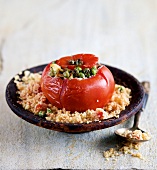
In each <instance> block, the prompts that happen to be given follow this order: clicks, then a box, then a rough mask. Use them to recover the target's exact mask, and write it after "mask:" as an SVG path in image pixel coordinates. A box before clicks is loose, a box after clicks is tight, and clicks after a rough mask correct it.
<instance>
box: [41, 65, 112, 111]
mask: <svg viewBox="0 0 157 170" xmlns="http://www.w3.org/2000/svg"><path fill="white" fill-rule="evenodd" d="M49 69H50V64H49V65H48V66H47V67H46V68H45V70H44V72H43V74H42V79H41V89H42V91H43V93H44V95H45V96H46V98H47V99H48V100H49V102H50V103H51V104H52V105H54V106H56V107H58V108H59V109H62V108H65V109H66V110H68V111H71V112H74V111H78V112H84V111H86V110H88V109H93V110H95V109H96V108H102V107H104V106H105V104H106V103H107V102H108V101H109V100H110V98H111V96H112V94H113V92H114V87H115V83H114V78H113V76H112V74H111V72H110V71H109V69H108V68H107V67H105V66H103V65H102V66H101V67H100V68H99V69H98V72H97V74H96V75H95V76H92V77H90V78H87V79H78V78H74V79H71V80H69V79H61V78H55V77H50V76H49Z"/></svg>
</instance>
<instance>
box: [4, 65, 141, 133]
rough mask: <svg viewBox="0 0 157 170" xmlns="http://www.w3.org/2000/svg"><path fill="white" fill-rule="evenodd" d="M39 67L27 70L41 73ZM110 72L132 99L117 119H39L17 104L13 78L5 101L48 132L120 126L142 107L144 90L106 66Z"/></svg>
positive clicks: (121, 73) (18, 112)
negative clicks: (96, 120)
mask: <svg viewBox="0 0 157 170" xmlns="http://www.w3.org/2000/svg"><path fill="white" fill-rule="evenodd" d="M46 65H47V64H44V65H40V66H37V67H33V68H30V69H27V70H29V71H31V72H33V73H35V72H39V71H42V70H43V69H44V68H45V66H46ZM106 66H107V65H106ZM107 67H108V68H109V69H110V71H111V72H112V74H113V76H114V79H115V82H116V83H117V84H120V85H123V86H125V87H128V88H130V89H131V91H132V93H131V95H132V98H131V103H130V105H129V106H127V107H126V109H125V110H124V111H122V112H121V113H120V116H119V118H110V119H107V120H104V121H101V122H92V123H89V124H86V123H82V124H77V123H74V124H72V123H57V122H56V123H54V122H51V121H47V120H45V119H44V118H40V117H39V116H36V115H34V114H33V113H31V112H29V111H27V110H25V109H24V108H23V107H22V106H21V105H19V104H18V103H17V101H18V96H17V94H16V91H17V88H16V85H15V83H14V78H12V79H11V81H10V82H9V84H8V85H7V88H6V101H7V103H8V105H9V107H10V108H11V110H12V111H13V112H14V113H15V114H16V115H17V116H19V117H20V118H22V119H24V120H26V121H27V122H29V123H32V124H34V125H36V126H40V127H43V128H47V129H50V130H55V131H60V132H68V133H82V132H89V131H94V130H99V129H104V128H108V127H111V126H114V125H117V124H120V123H122V122H124V121H126V120H127V119H129V118H130V117H131V116H133V115H134V114H136V113H137V112H138V111H139V110H140V109H141V107H142V103H143V97H144V90H143V87H142V85H141V83H140V82H139V81H138V80H137V79H136V78H135V77H133V76H132V75H130V74H128V73H127V72H125V71H122V70H120V69H117V68H115V67H111V66H107Z"/></svg>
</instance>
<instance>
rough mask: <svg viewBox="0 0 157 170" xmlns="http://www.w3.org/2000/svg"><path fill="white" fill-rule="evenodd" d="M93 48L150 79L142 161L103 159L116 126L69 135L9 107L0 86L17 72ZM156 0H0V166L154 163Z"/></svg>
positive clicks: (130, 165) (134, 165)
mask: <svg viewBox="0 0 157 170" xmlns="http://www.w3.org/2000/svg"><path fill="white" fill-rule="evenodd" d="M77 53H93V54H96V55H97V56H99V57H100V61H101V62H102V63H105V64H108V65H111V66H115V67H119V68H121V69H123V70H125V71H127V72H129V73H131V74H133V75H134V76H135V77H136V78H137V79H138V80H139V81H143V80H148V81H150V82H151V92H150V97H149V101H148V105H147V107H146V110H145V112H144V113H143V114H142V117H141V120H140V127H141V128H143V129H145V130H147V131H148V132H151V135H152V139H151V141H149V142H146V143H143V144H142V146H141V148H140V153H141V154H142V155H143V156H144V157H145V159H144V160H140V159H138V158H134V157H131V156H130V155H128V154H126V155H123V156H120V157H117V158H116V160H113V159H110V160H109V161H106V160H105V158H104V157H103V151H105V150H107V149H109V148H111V147H115V145H116V144H117V142H118V141H117V138H116V136H115V135H114V130H115V129H117V128H119V127H123V126H126V127H127V126H132V123H133V118H131V119H130V120H128V121H127V122H125V123H123V124H121V125H117V126H114V127H111V128H108V129H103V130H99V131H94V132H90V133H83V134H67V133H60V132H56V131H50V130H47V129H43V128H39V127H36V126H34V125H32V124H29V123H27V122H25V121H24V120H22V119H20V118H18V117H17V116H16V115H15V114H14V113H13V112H12V111H11V110H10V108H9V107H8V105H7V103H6V100H5V89H6V85H7V83H8V82H9V80H10V79H11V78H12V77H13V76H14V75H15V74H16V73H18V72H20V71H21V70H24V69H26V68H29V67H32V66H36V65H39V64H45V63H48V62H50V61H52V60H54V59H57V58H59V57H62V56H65V55H72V54H77ZM156 70H157V0H51V1H50V0H23V1H20V0H12V1H9V0H0V114H1V118H0V169H49V168H70V169H131V168H137V169H157V158H156V157H157V123H156V122H157V110H156V109H157V74H156V72H157V71H156Z"/></svg>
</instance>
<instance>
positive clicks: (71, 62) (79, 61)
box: [69, 59, 83, 65]
mask: <svg viewBox="0 0 157 170" xmlns="http://www.w3.org/2000/svg"><path fill="white" fill-rule="evenodd" d="M69 64H71V65H82V64H83V61H82V60H81V59H77V60H69Z"/></svg>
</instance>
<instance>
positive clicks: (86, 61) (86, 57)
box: [56, 54, 98, 69]
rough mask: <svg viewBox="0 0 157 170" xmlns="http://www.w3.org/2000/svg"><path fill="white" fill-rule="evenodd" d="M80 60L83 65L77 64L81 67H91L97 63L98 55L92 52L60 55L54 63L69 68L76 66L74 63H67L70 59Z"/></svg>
mask: <svg viewBox="0 0 157 170" xmlns="http://www.w3.org/2000/svg"><path fill="white" fill-rule="evenodd" d="M78 59H80V60H82V61H83V65H79V67H81V68H83V69H84V68H92V67H93V66H95V65H96V64H97V63H98V57H96V56H95V55H93V54H76V55H72V56H66V57H62V58H60V59H59V60H56V64H58V65H59V66H61V67H62V68H69V69H74V68H75V67H76V66H75V65H69V61H70V60H74V61H76V60H78Z"/></svg>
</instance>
